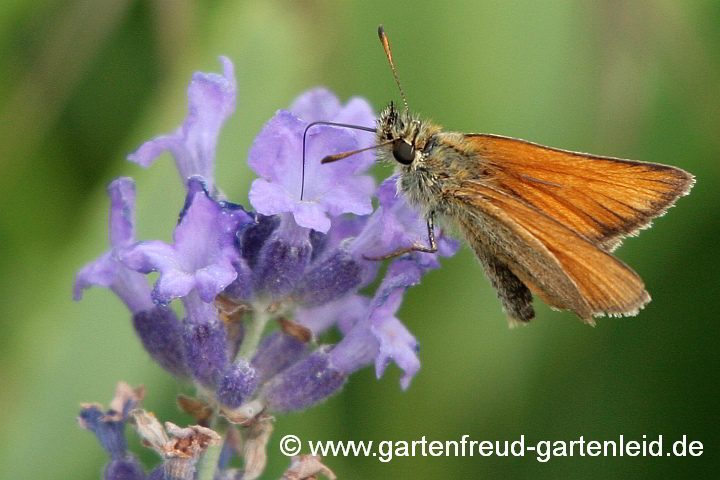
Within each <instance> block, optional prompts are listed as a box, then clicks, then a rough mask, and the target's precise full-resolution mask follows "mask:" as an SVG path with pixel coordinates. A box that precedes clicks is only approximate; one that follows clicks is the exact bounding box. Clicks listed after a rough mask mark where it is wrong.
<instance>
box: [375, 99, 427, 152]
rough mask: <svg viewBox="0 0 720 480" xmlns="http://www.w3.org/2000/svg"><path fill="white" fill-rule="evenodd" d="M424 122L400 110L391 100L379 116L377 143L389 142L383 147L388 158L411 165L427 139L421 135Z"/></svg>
mask: <svg viewBox="0 0 720 480" xmlns="http://www.w3.org/2000/svg"><path fill="white" fill-rule="evenodd" d="M422 131H423V124H422V122H421V121H420V120H418V119H417V118H414V117H413V116H412V115H410V114H409V113H408V112H407V111H404V112H399V111H398V110H397V108H396V107H395V104H394V103H392V102H390V105H388V106H387V108H385V109H384V110H383V111H382V112H380V117H379V118H378V125H377V143H378V144H381V143H388V146H387V147H386V148H383V151H384V152H385V153H389V154H390V155H387V157H388V158H393V159H394V160H395V161H397V162H398V163H400V164H402V165H408V166H409V165H411V164H412V163H413V162H414V161H415V160H416V159H419V158H420V156H421V153H422V149H423V148H424V146H425V143H426V141H425V140H426V139H425V138H424V136H422V135H421V133H422Z"/></svg>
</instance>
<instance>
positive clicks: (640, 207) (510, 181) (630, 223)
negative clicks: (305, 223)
mask: <svg viewBox="0 0 720 480" xmlns="http://www.w3.org/2000/svg"><path fill="white" fill-rule="evenodd" d="M465 138H466V140H467V141H468V142H469V145H470V146H471V148H472V149H474V150H475V153H476V155H477V158H478V160H479V162H478V163H480V164H481V165H482V168H483V173H485V174H486V175H484V176H486V177H488V178H490V179H492V181H491V184H492V186H493V187H494V188H496V189H498V190H500V191H502V192H504V193H506V194H508V195H510V196H512V197H514V198H516V199H518V200H522V201H523V202H525V203H526V204H528V205H532V206H533V207H535V208H536V209H538V210H540V211H541V212H543V213H545V214H546V215H549V216H550V217H552V218H554V219H555V220H557V221H558V222H560V223H562V224H563V225H565V226H567V227H568V228H570V229H571V230H573V231H575V232H577V233H578V234H580V235H582V236H584V237H585V238H587V239H588V240H589V241H590V242H592V243H595V244H597V245H598V246H600V247H601V248H603V249H605V250H607V251H612V250H613V249H614V248H616V247H617V246H618V245H619V244H620V243H621V241H622V239H623V238H624V237H626V236H628V235H634V234H636V233H637V232H638V230H640V229H643V228H647V227H648V226H649V225H650V221H651V219H652V218H654V217H657V216H659V215H662V214H663V213H665V211H666V210H667V209H668V208H669V207H670V206H672V204H673V203H675V200H677V198H678V197H680V196H682V195H687V194H688V193H689V191H690V188H692V185H693V183H694V181H695V180H694V178H693V176H692V175H690V174H689V173H687V172H685V171H684V170H681V169H679V168H675V167H671V166H667V165H660V164H657V163H647V162H636V161H632V160H622V159H617V158H610V157H599V156H594V155H588V154H585V153H576V152H569V151H565V150H558V149H554V148H549V147H543V146H541V145H537V144H534V143H530V142H526V141H524V140H517V139H514V138H508V137H501V136H496V135H483V134H478V135H474V134H473V135H467V136H466V137H465Z"/></svg>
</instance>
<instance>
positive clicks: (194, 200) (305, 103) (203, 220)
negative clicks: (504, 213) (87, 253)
mask: <svg viewBox="0 0 720 480" xmlns="http://www.w3.org/2000/svg"><path fill="white" fill-rule="evenodd" d="M221 61H222V62H223V65H224V74H223V75H217V74H200V73H196V74H195V75H193V80H192V82H191V84H190V87H189V88H188V96H189V113H188V116H187V118H186V119H185V122H184V124H183V126H182V127H180V128H179V129H178V130H176V131H175V132H174V133H172V134H170V135H165V136H161V137H158V138H156V139H154V140H151V141H149V142H146V143H145V144H143V145H142V146H141V147H140V148H139V149H138V150H137V151H136V152H135V153H134V154H133V155H131V156H130V159H131V160H133V161H135V162H138V163H140V164H141V165H144V166H148V165H150V164H151V163H152V162H153V160H154V159H155V158H156V157H157V156H158V155H160V153H162V152H163V151H164V150H170V152H171V154H172V155H173V157H174V158H175V163H176V165H177V168H178V171H179V172H180V175H181V176H182V178H183V180H184V181H185V186H186V190H187V197H186V201H185V205H184V206H183V208H182V209H181V212H180V216H179V221H178V223H177V225H176V227H175V230H174V232H173V243H172V244H166V243H163V242H160V241H156V240H149V241H140V242H138V241H136V239H135V233H134V225H135V223H134V201H135V196H134V191H135V190H134V189H135V186H134V184H133V183H132V181H131V180H130V179H126V178H124V179H118V180H116V181H115V182H113V183H112V184H111V185H110V189H109V191H110V197H111V211H110V213H111V214H110V247H111V248H110V250H109V251H108V252H106V253H105V254H103V255H102V256H101V257H100V258H99V259H98V260H96V261H94V262H92V263H91V264H89V265H88V266H86V267H84V268H83V269H81V270H80V271H79V272H78V274H77V278H76V283H75V289H74V298H75V299H80V298H81V297H82V292H83V290H84V289H85V288H88V287H89V286H90V285H102V286H106V287H109V288H110V289H112V290H113V291H114V292H115V293H116V294H117V295H118V296H119V297H120V298H121V299H122V300H123V301H124V302H125V303H126V305H127V306H128V308H129V309H130V311H131V313H132V314H133V325H134V327H135V330H136V332H137V333H138V335H139V337H140V338H141V340H142V342H143V345H144V346H145V348H146V350H147V351H148V352H149V353H150V355H151V356H152V358H153V359H155V360H156V361H157V362H158V363H160V364H161V365H162V366H163V367H164V368H165V369H166V370H168V371H169V372H170V373H172V374H173V375H175V376H176V377H178V378H181V379H190V380H192V381H193V382H194V383H195V385H196V386H197V387H198V389H199V390H200V392H201V394H202V397H203V399H204V400H206V401H207V402H209V406H210V407H211V408H216V409H217V411H219V412H220V413H222V414H223V415H225V416H226V417H227V418H228V419H230V420H231V421H232V422H236V423H241V424H244V425H245V424H247V425H251V424H254V422H255V423H256V420H257V418H258V415H259V414H260V412H263V411H267V412H270V413H282V412H288V411H293V410H300V409H304V408H307V407H310V406H312V405H314V404H316V403H318V402H321V401H322V400H324V399H325V398H327V397H328V396H330V395H332V394H333V393H335V392H337V391H339V390H340V389H341V388H342V386H343V385H344V384H345V383H346V381H347V378H348V376H349V375H350V374H352V373H353V372H355V371H357V370H358V369H360V368H363V367H365V366H368V365H374V367H375V372H376V375H377V376H378V378H380V377H381V376H382V375H383V373H384V372H385V370H386V368H387V366H388V365H389V364H390V363H391V362H394V363H395V364H396V365H397V366H399V367H400V368H401V369H402V370H403V372H404V373H403V376H402V378H401V381H400V384H401V387H402V388H403V389H407V388H408V387H409V385H410V382H411V380H412V378H413V376H414V375H415V374H416V373H417V371H418V370H419V368H420V361H419V359H418V356H417V341H416V339H415V338H414V337H413V335H412V334H411V333H410V332H409V331H408V330H407V328H406V327H405V326H404V325H403V324H402V322H401V321H400V320H399V319H398V318H397V317H396V312H397V310H398V308H399V306H400V304H401V303H402V299H403V296H404V293H405V291H406V290H407V289H408V288H409V287H410V286H412V285H415V284H417V283H418V282H419V281H420V279H421V277H422V276H423V275H424V274H425V273H426V272H427V271H429V270H431V269H433V268H437V267H438V266H439V263H438V260H437V259H438V256H451V255H453V254H454V253H455V251H456V250H457V247H458V244H457V242H455V241H454V240H452V239H449V238H447V237H445V236H444V235H443V233H442V231H439V232H436V236H437V240H438V252H437V253H436V254H430V253H422V252H413V253H409V254H405V255H403V256H402V257H398V258H395V259H394V260H392V261H391V263H390V266H389V268H388V270H387V273H386V274H385V276H384V278H383V279H382V281H381V282H380V286H379V287H378V288H377V289H376V291H375V294H374V295H373V296H372V297H368V296H366V295H364V294H361V293H360V290H361V289H362V288H363V287H367V286H368V285H370V284H371V283H372V282H373V281H374V280H375V278H376V276H377V273H378V264H379V262H376V261H371V260H368V258H372V257H379V256H383V255H386V254H389V253H392V252H395V251H397V250H400V249H402V248H405V247H407V246H409V245H411V244H413V243H421V244H422V243H425V242H426V241H427V231H426V224H425V220H424V219H423V218H422V216H421V215H420V214H419V213H418V212H417V211H416V210H415V209H413V208H412V207H411V206H410V205H408V203H407V200H406V199H405V198H404V197H403V196H402V195H399V194H398V192H397V189H396V180H395V178H394V177H391V178H390V179H388V180H386V181H385V182H383V183H382V184H381V185H380V187H379V188H377V189H376V188H375V182H374V180H373V178H372V177H371V176H369V175H367V174H366V173H365V172H366V171H367V169H368V168H369V167H370V166H371V164H372V163H373V156H372V153H369V152H363V153H360V154H356V155H354V156H351V157H349V158H347V159H345V160H343V161H341V162H335V163H332V164H329V165H321V164H320V163H319V159H320V158H322V157H324V156H326V155H329V154H333V153H340V152H345V151H350V150H356V149H360V148H364V147H367V146H370V145H372V143H373V141H374V138H373V136H372V135H370V134H368V133H367V132H356V131H352V130H348V129H341V128H337V127H330V126H324V125H318V126H314V127H313V128H311V129H310V130H309V131H308V135H307V144H306V156H305V170H304V179H305V184H304V193H303V196H302V198H301V190H303V186H302V183H301V178H303V170H302V168H303V166H302V137H303V132H304V131H305V128H306V127H307V125H308V123H310V122H314V121H319V120H327V121H335V122H344V123H354V124H359V125H365V126H370V125H372V124H373V123H374V116H373V113H372V110H371V108H370V106H369V105H368V103H367V102H366V101H365V100H362V99H359V98H355V99H352V100H350V101H349V102H348V103H347V104H345V105H342V104H341V103H340V101H339V100H338V99H337V98H336V97H335V96H334V95H332V94H331V93H330V92H328V91H327V90H324V89H315V90H311V91H309V92H307V93H305V94H303V95H301V96H300V97H299V98H298V99H297V100H296V101H295V102H294V103H293V105H292V106H291V108H290V110H280V111H278V112H277V114H276V115H275V116H274V117H273V118H272V119H271V120H270V121H269V122H268V123H267V124H266V125H265V127H264V128H263V130H262V132H260V134H259V135H258V136H257V137H256V139H255V141H254V142H253V145H252V147H251V148H250V152H249V156H248V162H249V164H250V166H251V167H252V168H253V169H254V170H255V172H257V173H258V175H259V176H260V177H261V178H258V179H257V180H255V181H254V182H253V185H252V187H251V190H250V194H249V197H250V203H251V204H252V206H253V207H254V209H255V210H254V211H250V210H244V209H243V208H242V207H240V206H239V205H236V204H232V203H229V202H227V201H225V200H224V197H223V196H222V194H221V193H220V190H219V189H218V188H217V186H216V179H215V178H214V161H215V158H214V157H215V146H216V144H217V136H218V134H219V131H220V128H221V127H222V125H223V124H224V122H225V121H226V120H227V118H228V116H229V115H230V114H231V113H232V111H233V110H234V106H235V79H234V77H233V66H232V63H230V61H229V60H227V59H225V58H221ZM373 196H375V197H376V198H377V200H378V207H377V208H376V209H374V210H373V204H372V197H373ZM150 272H157V274H158V278H157V281H156V282H155V285H154V287H153V288H152V289H151V288H150V287H149V286H148V283H147V281H146V279H145V275H147V274H149V273H150ZM172 302H176V303H179V304H181V305H182V307H183V310H184V317H183V319H182V321H180V320H178V318H177V317H176V315H175V314H174V313H173V310H172V309H171V303H172ZM273 320H278V324H279V326H280V328H278V329H275V330H274V331H272V332H270V333H267V334H266V331H267V330H268V328H266V327H267V326H268V323H269V322H271V321H273ZM330 329H336V330H337V331H339V333H340V334H341V336H342V339H341V340H340V341H339V342H338V343H337V344H335V345H328V344H318V343H317V340H316V339H317V338H318V336H319V335H322V334H323V333H324V332H326V331H328V330H330ZM188 435H189V434H188ZM268 435H269V434H268ZM123 438H124V437H123ZM163 438H164V437H163ZM160 443H162V442H160ZM123 448H124V447H123ZM223 464H224V465H226V464H227V462H224V463H223ZM222 468H225V467H222ZM158 472H159V473H158ZM162 475H165V474H164V473H163V471H161V470H156V471H155V472H153V474H152V478H156V477H157V478H164V477H162Z"/></svg>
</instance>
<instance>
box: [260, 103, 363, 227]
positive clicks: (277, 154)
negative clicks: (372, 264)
mask: <svg viewBox="0 0 720 480" xmlns="http://www.w3.org/2000/svg"><path fill="white" fill-rule="evenodd" d="M317 120H326V121H352V122H357V123H358V124H360V125H373V124H374V121H375V119H374V116H373V114H372V110H371V109H370V106H369V105H368V103H367V102H366V101H364V100H360V99H355V100H353V101H351V102H349V103H348V104H347V105H346V106H345V107H341V106H340V104H339V102H338V100H337V98H336V97H335V96H334V95H332V94H331V93H330V92H328V91H327V90H323V89H315V90H311V91H310V92H307V93H305V94H304V95H302V96H301V97H300V98H298V99H297V100H296V101H295V103H294V104H293V106H292V108H291V110H290V111H289V112H288V111H283V110H281V111H279V112H278V113H277V114H276V115H275V117H274V118H272V119H271V120H270V121H269V122H268V123H267V124H266V125H265V128H264V129H263V131H262V132H260V135H258V136H257V138H255V141H254V142H253V146H252V148H251V149H250V154H249V157H248V163H249V164H250V167H251V168H252V169H253V170H255V172H256V173H257V174H258V175H260V176H261V177H262V178H259V179H257V180H255V181H254V182H253V184H252V187H251V189H250V194H249V196H250V203H252V205H253V207H255V210H257V211H258V212H259V213H262V214H263V215H275V214H280V213H286V212H289V213H292V215H293V217H294V218H295V222H296V223H297V225H299V226H301V227H306V228H312V229H314V230H316V231H318V232H322V233H326V232H327V231H328V230H329V229H330V218H331V217H333V216H338V215H341V214H343V213H354V214H356V215H367V214H369V213H371V212H372V204H371V196H372V193H373V190H374V187H375V183H374V181H373V180H372V177H370V176H367V175H359V174H361V173H362V172H364V171H365V170H367V169H368V167H369V166H370V165H372V163H373V157H372V153H370V152H363V153H359V154H357V155H354V156H352V157H349V158H348V159H347V161H345V162H338V163H336V164H332V165H320V161H319V160H320V159H321V158H323V157H324V156H325V155H330V154H334V153H341V152H347V151H350V150H357V149H358V148H360V147H361V146H366V144H367V142H368V141H369V140H372V136H371V135H369V134H367V133H362V135H364V137H365V138H363V139H358V138H356V135H360V134H361V133H358V132H354V131H352V130H349V129H340V128H337V127H330V126H326V125H318V126H315V127H313V128H312V129H311V130H309V131H308V136H307V144H306V152H305V153H306V163H305V191H304V196H303V199H302V200H301V199H300V191H301V188H302V184H301V182H300V179H301V178H302V167H303V165H302V139H303V132H304V131H305V127H307V125H308V123H310V122H313V121H317ZM368 137H370V138H368Z"/></svg>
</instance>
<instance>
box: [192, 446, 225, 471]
mask: <svg viewBox="0 0 720 480" xmlns="http://www.w3.org/2000/svg"><path fill="white" fill-rule="evenodd" d="M222 449H223V445H222V444H220V445H213V446H211V447H208V449H207V450H206V451H205V453H204V454H203V457H202V460H200V464H199V465H198V469H197V475H196V477H195V478H196V479H197V480H212V479H213V477H214V476H215V470H217V463H218V459H219V458H220V452H222Z"/></svg>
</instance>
